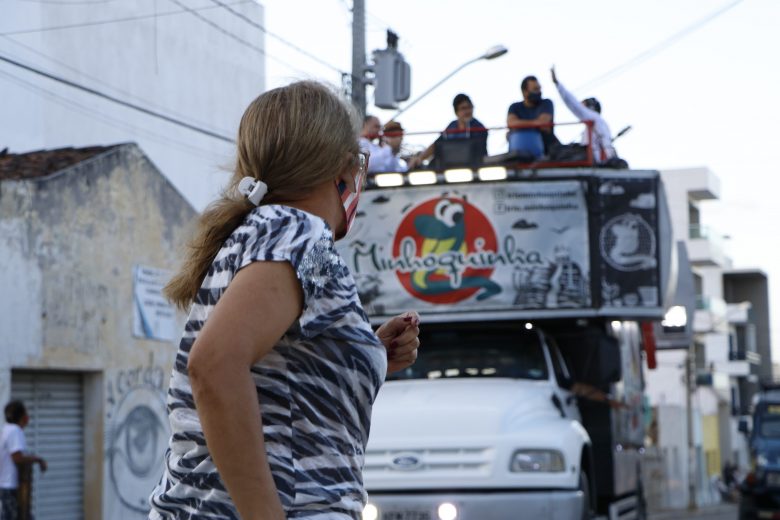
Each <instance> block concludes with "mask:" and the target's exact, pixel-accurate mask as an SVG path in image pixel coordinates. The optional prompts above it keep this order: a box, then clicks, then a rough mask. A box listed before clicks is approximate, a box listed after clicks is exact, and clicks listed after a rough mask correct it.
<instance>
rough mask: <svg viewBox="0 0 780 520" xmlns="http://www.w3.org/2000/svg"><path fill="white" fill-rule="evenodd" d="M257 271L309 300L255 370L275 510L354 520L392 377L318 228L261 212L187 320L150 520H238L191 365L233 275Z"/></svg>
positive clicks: (303, 219) (304, 216) (241, 232)
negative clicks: (259, 265) (264, 269)
mask: <svg viewBox="0 0 780 520" xmlns="http://www.w3.org/2000/svg"><path fill="white" fill-rule="evenodd" d="M256 261H286V262H290V264H291V265H292V267H293V268H294V270H295V272H296V274H297V276H298V278H299V281H300V283H301V287H302V288H303V295H304V303H303V312H302V313H301V316H300V318H299V319H298V320H297V322H296V323H295V324H293V326H292V327H291V328H290V329H289V330H288V331H287V332H286V333H285V335H284V336H283V337H282V338H281V339H280V340H279V343H278V344H277V345H276V346H275V347H274V348H273V350H272V351H271V352H270V353H269V354H268V355H266V356H265V357H263V359H262V360H261V361H260V362H259V363H258V364H256V365H255V366H253V367H252V370H251V373H252V377H253V378H254V382H255V386H256V388H257V399H258V403H259V404H260V408H261V412H262V416H263V437H264V440H265V448H266V451H267V453H268V460H269V463H270V466H271V471H272V473H273V477H274V481H275V483H276V488H277V490H278V492H279V498H280V499H281V502H282V506H283V507H284V510H285V512H286V514H287V518H307V519H314V518H316V519H346V518H355V519H356V518H360V516H361V513H362V509H363V506H364V504H365V501H366V495H365V491H364V489H363V479H362V475H361V470H362V466H363V453H364V450H365V446H366V442H367V440H368V430H369V422H370V418H371V407H372V404H373V402H374V398H375V397H376V393H377V391H378V390H379V387H380V385H381V383H382V381H384V378H385V373H386V370H387V359H386V354H385V349H384V347H383V346H382V344H381V342H380V341H379V339H378V338H377V337H376V335H375V334H374V332H373V331H372V329H371V326H370V324H369V322H368V318H367V316H366V314H365V313H364V312H363V309H362V307H361V305H360V301H359V300H358V296H357V290H356V287H355V282H354V280H353V278H352V275H351V274H350V272H349V270H348V269H347V267H346V264H345V263H344V261H343V260H342V259H341V257H340V256H339V254H338V253H337V252H336V250H335V248H334V243H333V237H332V234H331V231H330V229H329V228H328V226H327V224H326V223H325V221H324V220H322V219H320V218H319V217H316V216H314V215H311V214H309V213H306V212H304V211H301V210H297V209H294V208H290V207H286V206H280V205H267V206H260V207H258V208H256V209H254V210H252V211H251V212H250V214H249V215H248V216H247V218H246V220H245V221H244V223H243V224H242V225H241V226H239V227H238V228H237V229H236V230H235V231H234V232H233V234H232V235H231V236H230V237H229V238H228V239H227V241H226V242H225V244H224V245H223V246H222V248H221V250H220V251H219V253H218V254H217V256H216V257H215V259H214V261H213V263H212V265H211V267H210V269H209V271H208V273H207V275H206V277H205V279H204V280H203V284H202V286H201V289H200V290H199V291H198V294H197V297H196V298H195V302H194V304H193V306H192V309H191V311H190V315H189V318H188V321H187V325H186V327H185V329H184V335H183V337H182V339H181V343H180V346H179V350H178V353H177V356H176V362H175V366H174V369H173V374H172V376H171V382H170V389H169V391H168V411H169V419H170V425H171V431H172V437H171V440H170V444H169V447H168V450H167V452H166V454H165V472H164V474H163V476H162V479H161V481H160V484H159V485H158V486H157V487H156V489H155V490H154V491H153V493H152V496H151V498H150V502H151V506H152V510H151V513H150V516H149V518H150V519H156V520H157V519H174V518H175V519H193V520H195V519H198V520H200V519H203V520H206V519H209V520H211V519H220V520H222V519H233V518H238V513H237V511H236V509H235V506H234V504H233V502H232V500H231V498H230V496H229V495H228V493H227V491H226V489H225V486H224V484H223V483H222V481H221V479H220V476H219V472H218V471H217V469H216V467H215V466H214V463H213V462H212V460H211V457H210V455H209V452H208V449H207V447H206V442H205V440H204V437H203V429H202V427H201V424H200V421H199V420H198V414H197V412H196V410H195V404H194V402H193V397H192V389H191V387H190V383H189V379H188V377H187V358H188V353H189V351H190V348H191V347H192V344H193V343H194V341H195V340H196V339H197V337H198V332H199V331H200V330H201V328H202V326H203V324H204V322H205V321H206V320H207V319H208V317H209V314H210V313H211V311H212V309H213V308H214V305H216V303H217V301H219V298H220V295H221V294H222V293H223V292H224V291H225V289H226V287H227V286H228V284H229V283H230V281H231V279H232V278H233V276H234V275H235V274H236V272H237V271H238V270H239V269H241V268H242V267H244V266H246V265H248V264H250V263H251V262H256ZM258 319H262V317H261V316H258ZM237 449H240V448H238V447H237Z"/></svg>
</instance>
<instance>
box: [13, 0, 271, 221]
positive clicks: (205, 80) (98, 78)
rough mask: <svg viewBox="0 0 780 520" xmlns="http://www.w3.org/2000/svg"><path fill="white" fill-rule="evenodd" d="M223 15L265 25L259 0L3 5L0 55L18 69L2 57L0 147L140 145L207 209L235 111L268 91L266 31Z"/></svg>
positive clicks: (230, 149)
mask: <svg viewBox="0 0 780 520" xmlns="http://www.w3.org/2000/svg"><path fill="white" fill-rule="evenodd" d="M221 3H224V4H227V7H223V6H221V5H219V4H221ZM230 10H233V11H235V13H239V14H240V15H243V16H245V17H246V18H248V19H249V20H251V21H252V22H253V23H254V24H256V25H259V26H261V27H262V26H263V24H264V20H263V7H262V6H261V5H259V4H258V3H256V2H254V1H236V0H226V2H214V1H212V0H163V1H160V0H138V1H134V2H124V1H122V2H118V1H114V2H111V1H108V2H105V1H94V2H93V1H91V2H71V1H69V0H62V1H59V0H55V1H47V2H29V1H22V0H8V1H7V2H4V3H3V9H2V11H3V13H2V16H0V33H2V35H0V58H7V59H10V60H13V61H15V62H17V64H12V63H9V62H7V61H2V59H0V99H2V103H0V120H1V121H2V125H0V149H3V148H5V147H8V148H9V149H10V152H11V153H20V152H26V151H30V150H38V149H53V148H62V147H68V146H75V147H81V146H94V145H101V144H109V143H110V144H113V143H118V142H136V143H138V144H139V146H141V148H142V149H143V150H144V151H145V152H146V153H147V154H148V156H149V157H150V158H151V159H152V161H153V162H154V163H155V165H157V167H158V168H159V169H160V170H161V171H162V172H163V174H164V175H165V176H166V177H168V178H169V179H170V180H171V182H172V183H173V184H174V186H175V187H176V188H177V189H178V190H179V191H180V192H181V193H182V194H184V195H185V197H186V198H187V199H188V200H189V201H190V203H192V204H193V205H194V206H195V207H196V208H199V209H201V208H203V207H204V206H205V205H206V204H207V203H208V202H209V201H210V200H212V199H213V198H214V196H215V195H216V194H217V193H218V191H219V189H220V187H221V186H222V185H223V184H224V181H225V180H226V174H225V172H224V170H225V169H226V168H230V166H231V163H232V160H233V154H234V145H233V144H232V143H231V142H230V141H231V140H234V139H235V134H236V131H237V128H238V122H239V120H240V117H241V114H242V113H243V111H244V109H245V108H246V106H247V105H248V104H249V102H250V101H251V100H252V99H254V98H255V97H257V96H258V95H259V94H260V93H262V92H263V91H264V90H265V87H266V85H265V56H264V47H265V43H264V33H263V31H261V30H260V29H258V28H257V27H256V26H253V25H251V24H250V23H248V22H247V21H246V20H242V19H241V18H239V16H237V15H236V14H235V13H232V12H230ZM24 67H30V68H33V69H36V70H39V71H41V72H45V73H47V74H51V75H53V76H56V77H58V78H62V79H64V80H67V81H71V82H74V83H77V84H79V85H82V86H84V87H87V88H90V89H94V90H95V91H99V92H100V93H103V94H106V95H107V96H111V97H113V98H116V99H118V100H120V101H122V102H126V103H131V104H134V105H137V106H140V107H142V108H145V109H148V110H149V111H152V112H155V113H159V114H162V115H164V116H166V117H169V118H173V119H176V120H180V121H181V122H183V123H186V124H188V125H191V126H192V127H196V128H198V129H200V130H203V131H204V132H208V133H213V134H215V135H217V136H219V137H214V136H209V135H206V134H205V133H202V132H199V131H195V130H192V129H189V128H186V127H183V126H181V125H178V124H174V123H171V122H168V121H164V120H162V119H159V118H157V117H154V116H152V115H149V114H147V113H142V112H139V111H137V110H134V109H132V108H129V107H127V106H123V105H121V104H119V103H116V102H113V101H109V100H107V99H104V98H102V97H99V96H98V95H95V94H91V93H87V92H84V91H82V90H79V89H77V88H74V87H72V86H68V85H66V84H63V83H62V82H59V81H57V80H54V79H51V78H47V77H43V76H41V75H40V74H37V73H35V72H33V71H31V70H28V69H26V68H24Z"/></svg>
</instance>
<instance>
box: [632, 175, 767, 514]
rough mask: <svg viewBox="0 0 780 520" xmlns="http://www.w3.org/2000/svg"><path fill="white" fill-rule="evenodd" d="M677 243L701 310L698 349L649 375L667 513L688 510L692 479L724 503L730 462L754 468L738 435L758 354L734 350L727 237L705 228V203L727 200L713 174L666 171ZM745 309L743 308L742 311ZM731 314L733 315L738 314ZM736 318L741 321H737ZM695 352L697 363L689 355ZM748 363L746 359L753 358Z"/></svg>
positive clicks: (708, 497)
mask: <svg viewBox="0 0 780 520" xmlns="http://www.w3.org/2000/svg"><path fill="white" fill-rule="evenodd" d="M661 174H662V178H663V181H664V185H665V188H666V193H667V200H668V202H669V211H670V215H671V220H672V230H673V234H674V241H675V243H677V242H683V243H684V244H685V246H686V249H687V252H688V257H689V261H690V264H691V269H692V270H693V278H694V286H695V292H696V310H695V313H694V315H693V316H688V320H692V332H693V345H691V346H690V348H689V349H688V350H659V352H658V353H657V360H658V368H657V369H656V370H651V371H649V372H648V376H647V395H648V398H649V400H650V404H651V406H653V407H654V408H655V410H656V420H657V428H658V439H657V445H658V448H659V449H660V450H661V452H662V453H663V456H664V461H665V464H666V474H667V475H669V476H671V475H674V476H675V477H674V478H671V477H669V478H668V479H667V489H666V492H665V497H664V500H665V503H664V504H662V505H663V506H665V507H670V508H682V507H686V506H687V505H688V504H689V500H690V496H689V490H690V487H691V481H693V483H694V487H695V489H696V497H695V499H696V502H697V503H698V504H699V505H702V504H707V503H712V502H716V501H718V500H719V497H718V494H717V491H716V488H715V486H714V482H715V479H716V478H717V477H718V475H720V472H721V469H722V467H723V465H724V464H725V463H727V462H731V463H736V464H738V465H739V466H740V467H741V468H742V469H745V468H746V467H747V465H748V464H749V461H748V457H747V449H746V442H745V438H744V437H743V436H742V435H740V434H739V433H738V432H737V421H738V416H739V414H740V413H741V411H742V410H741V409H740V407H739V403H740V388H743V389H744V388H745V384H744V381H745V379H746V378H749V377H751V371H752V370H753V368H752V365H753V364H755V363H756V362H757V359H758V358H757V357H756V356H742V358H743V359H738V357H739V356H735V355H734V352H735V351H736V350H737V349H736V347H735V344H734V340H735V334H734V323H732V322H733V321H734V320H732V319H730V313H729V312H728V311H729V306H727V304H726V302H725V299H724V273H725V272H727V271H728V270H730V269H731V268H732V262H731V259H730V258H729V257H728V256H727V255H726V253H725V251H724V248H723V245H724V244H723V241H724V240H725V238H724V237H723V236H722V235H720V234H718V233H717V231H715V230H713V229H711V228H709V227H708V226H707V225H706V223H705V222H702V218H701V214H702V211H701V210H702V205H703V204H706V203H707V202H708V201H714V200H717V199H718V198H719V197H720V182H719V180H718V178H717V177H716V176H715V175H714V174H713V172H711V171H710V170H709V169H707V168H690V169H681V170H666V171H662V172H661ZM743 307H744V306H743ZM732 314H734V313H733V312H732ZM735 319H736V318H735ZM689 354H690V357H689ZM746 358H747V359H746ZM689 360H690V363H691V374H692V377H691V382H690V384H691V387H692V388H694V387H695V390H693V391H692V395H691V407H692V412H691V413H692V432H693V446H694V451H693V452H691V451H690V450H689V448H688V430H687V427H686V419H687V395H686V394H687V388H686V382H687V381H686V363H688V362H689Z"/></svg>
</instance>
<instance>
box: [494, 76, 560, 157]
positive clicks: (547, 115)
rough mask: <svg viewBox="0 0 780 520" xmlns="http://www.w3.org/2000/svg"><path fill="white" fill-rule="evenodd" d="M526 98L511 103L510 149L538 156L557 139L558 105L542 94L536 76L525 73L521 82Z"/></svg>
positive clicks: (509, 116) (507, 121) (545, 151)
mask: <svg viewBox="0 0 780 520" xmlns="http://www.w3.org/2000/svg"><path fill="white" fill-rule="evenodd" d="M520 91H521V92H522V93H523V100H522V101H518V102H516V103H512V104H511V105H510V106H509V112H508V114H507V116H506V125H507V126H508V127H509V151H510V152H516V153H520V154H523V155H527V156H528V157H529V158H531V159H538V158H540V157H541V156H542V155H544V154H545V153H547V152H548V151H549V148H550V146H551V145H552V144H554V143H557V142H558V139H557V138H556V137H555V133H554V132H553V127H552V125H553V120H554V113H555V108H554V106H553V102H552V101H551V100H549V99H545V98H543V97H542V86H541V85H540V84H539V80H538V79H536V76H526V77H525V78H523V81H522V82H521V83H520Z"/></svg>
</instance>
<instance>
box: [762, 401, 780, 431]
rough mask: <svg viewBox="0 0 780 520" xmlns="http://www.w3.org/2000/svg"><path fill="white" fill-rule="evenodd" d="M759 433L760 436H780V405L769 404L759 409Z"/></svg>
mask: <svg viewBox="0 0 780 520" xmlns="http://www.w3.org/2000/svg"><path fill="white" fill-rule="evenodd" d="M757 412H758V413H757V414H756V416H757V417H756V419H757V420H758V435H759V436H760V437H769V438H780V405H779V404H767V405H764V406H761V407H760V408H759V410H757Z"/></svg>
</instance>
